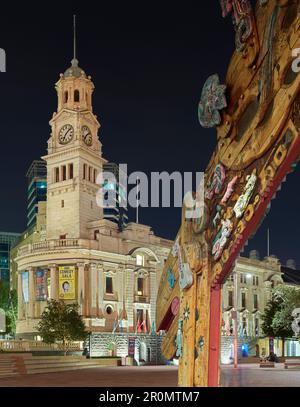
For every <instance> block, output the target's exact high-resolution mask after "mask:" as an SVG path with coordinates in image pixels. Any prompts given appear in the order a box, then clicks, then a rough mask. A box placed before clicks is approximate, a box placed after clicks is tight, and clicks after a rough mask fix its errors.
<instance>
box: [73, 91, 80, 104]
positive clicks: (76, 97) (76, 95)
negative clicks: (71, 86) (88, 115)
mask: <svg viewBox="0 0 300 407" xmlns="http://www.w3.org/2000/svg"><path fill="white" fill-rule="evenodd" d="M79 100H80V96H79V90H78V89H75V91H74V102H79Z"/></svg>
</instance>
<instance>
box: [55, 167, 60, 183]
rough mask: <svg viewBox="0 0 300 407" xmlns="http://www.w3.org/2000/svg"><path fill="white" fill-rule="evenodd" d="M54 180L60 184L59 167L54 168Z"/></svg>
mask: <svg viewBox="0 0 300 407" xmlns="http://www.w3.org/2000/svg"><path fill="white" fill-rule="evenodd" d="M54 179H55V182H59V168H58V167H56V168H54Z"/></svg>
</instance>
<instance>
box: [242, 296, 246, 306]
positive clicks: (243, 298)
mask: <svg viewBox="0 0 300 407" xmlns="http://www.w3.org/2000/svg"><path fill="white" fill-rule="evenodd" d="M242 308H246V293H242Z"/></svg>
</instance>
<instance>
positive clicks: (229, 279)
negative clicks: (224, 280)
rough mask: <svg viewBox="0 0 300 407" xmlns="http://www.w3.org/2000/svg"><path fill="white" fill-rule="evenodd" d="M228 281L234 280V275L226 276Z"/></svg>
mask: <svg viewBox="0 0 300 407" xmlns="http://www.w3.org/2000/svg"><path fill="white" fill-rule="evenodd" d="M228 281H231V282H233V281H234V276H233V274H231V275H230V276H229V277H228Z"/></svg>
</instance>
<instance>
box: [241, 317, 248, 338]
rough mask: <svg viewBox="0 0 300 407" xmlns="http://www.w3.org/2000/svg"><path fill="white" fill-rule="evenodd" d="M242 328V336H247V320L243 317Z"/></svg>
mask: <svg viewBox="0 0 300 407" xmlns="http://www.w3.org/2000/svg"><path fill="white" fill-rule="evenodd" d="M242 326H243V334H244V335H245V334H247V320H246V318H245V317H243V320H242Z"/></svg>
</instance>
